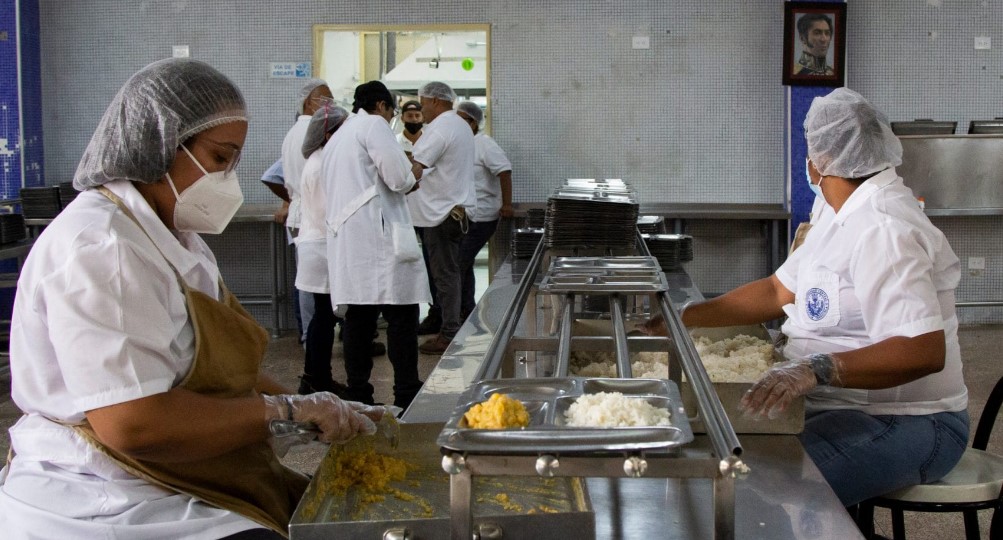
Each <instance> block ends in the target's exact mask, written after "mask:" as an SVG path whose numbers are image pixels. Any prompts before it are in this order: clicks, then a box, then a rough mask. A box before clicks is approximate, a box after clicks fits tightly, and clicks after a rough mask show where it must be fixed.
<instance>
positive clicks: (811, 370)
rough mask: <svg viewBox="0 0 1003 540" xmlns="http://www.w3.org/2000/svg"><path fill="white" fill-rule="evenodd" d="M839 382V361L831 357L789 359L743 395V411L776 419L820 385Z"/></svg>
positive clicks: (770, 370) (816, 355)
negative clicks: (799, 397)
mask: <svg viewBox="0 0 1003 540" xmlns="http://www.w3.org/2000/svg"><path fill="white" fill-rule="evenodd" d="M838 381H839V362H838V361H837V360H836V359H835V358H834V357H833V356H831V355H828V354H813V355H811V356H809V357H808V358H801V359H798V360H789V361H787V362H782V363H780V364H776V365H774V366H773V367H772V368H770V369H769V370H768V371H767V372H766V373H764V374H763V376H762V377H760V378H759V380H758V381H756V384H754V385H752V388H750V389H749V391H748V392H746V393H745V395H744V396H742V403H741V405H742V410H743V411H744V412H745V414H747V415H749V416H754V417H761V416H766V417H767V418H769V419H771V420H773V419H775V418H777V417H778V416H779V415H780V413H781V412H783V411H784V409H786V408H787V406H788V405H790V403H791V402H792V401H794V399H795V398H797V397H798V396H803V395H805V394H807V393H808V392H810V391H811V390H812V389H813V388H815V387H816V386H819V385H826V384H833V383H834V382H838Z"/></svg>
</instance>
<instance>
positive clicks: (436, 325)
mask: <svg viewBox="0 0 1003 540" xmlns="http://www.w3.org/2000/svg"><path fill="white" fill-rule="evenodd" d="M441 327H442V319H441V318H439V317H432V316H431V315H429V316H427V317H425V318H424V319H422V321H421V322H420V323H418V335H419V336H427V335H429V334H438V333H439V329H440V328H441Z"/></svg>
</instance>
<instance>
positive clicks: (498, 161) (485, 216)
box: [467, 133, 512, 222]
mask: <svg viewBox="0 0 1003 540" xmlns="http://www.w3.org/2000/svg"><path fill="white" fill-rule="evenodd" d="M511 170H512V162H511V161H509V160H508V156H506V155H505V151H504V150H502V149H501V147H500V146H498V143H496V142H495V140H494V139H492V138H491V137H488V136H487V135H485V134H484V133H478V134H477V135H475V136H474V198H475V200H476V202H475V204H474V206H473V207H471V208H467V217H469V218H470V221H476V222H483V221H494V220H496V219H498V218H499V217H501V214H500V212H499V211H500V210H501V207H502V188H501V180H499V179H498V175H499V174H501V173H503V172H505V171H511Z"/></svg>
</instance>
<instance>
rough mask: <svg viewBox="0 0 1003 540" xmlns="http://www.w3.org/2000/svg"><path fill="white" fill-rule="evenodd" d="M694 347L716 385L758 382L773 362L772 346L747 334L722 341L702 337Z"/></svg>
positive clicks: (696, 341) (694, 341)
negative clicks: (719, 383)
mask: <svg viewBox="0 0 1003 540" xmlns="http://www.w3.org/2000/svg"><path fill="white" fill-rule="evenodd" d="M693 344H694V345H696V349H697V352H698V353H699V354H700V360H701V361H702V362H703V365H704V368H705V369H706V370H707V375H709V376H710V380H711V381H713V382H740V383H746V382H748V383H751V382H756V381H757V380H759V377H760V376H761V375H762V374H763V373H765V372H766V370H768V369H770V364H771V363H772V362H773V345H772V344H771V343H769V342H768V341H766V340H762V339H759V338H756V337H752V336H747V335H745V334H739V335H737V336H735V337H733V338H727V339H723V340H721V341H712V340H711V339H710V338H706V337H703V336H701V337H698V338H695V339H694V340H693Z"/></svg>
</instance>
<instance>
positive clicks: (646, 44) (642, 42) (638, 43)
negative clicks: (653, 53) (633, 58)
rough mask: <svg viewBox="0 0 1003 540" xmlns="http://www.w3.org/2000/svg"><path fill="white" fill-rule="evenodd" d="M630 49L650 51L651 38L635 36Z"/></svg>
mask: <svg viewBox="0 0 1003 540" xmlns="http://www.w3.org/2000/svg"><path fill="white" fill-rule="evenodd" d="M630 47H631V48H632V49H650V48H651V37H649V36H634V37H633V38H632V39H631V40H630Z"/></svg>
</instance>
